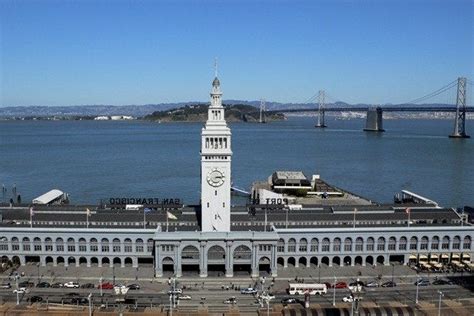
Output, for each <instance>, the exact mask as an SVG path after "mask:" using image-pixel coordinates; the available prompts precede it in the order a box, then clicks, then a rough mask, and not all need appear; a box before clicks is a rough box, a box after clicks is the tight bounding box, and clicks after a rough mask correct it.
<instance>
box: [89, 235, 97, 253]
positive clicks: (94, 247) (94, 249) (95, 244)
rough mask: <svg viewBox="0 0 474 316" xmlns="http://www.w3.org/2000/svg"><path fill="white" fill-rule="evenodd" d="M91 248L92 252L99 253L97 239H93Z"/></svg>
mask: <svg viewBox="0 0 474 316" xmlns="http://www.w3.org/2000/svg"><path fill="white" fill-rule="evenodd" d="M89 248H90V250H91V252H97V251H99V245H98V242H97V239H95V238H91V240H90V245H89Z"/></svg>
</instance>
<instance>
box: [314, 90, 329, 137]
mask: <svg viewBox="0 0 474 316" xmlns="http://www.w3.org/2000/svg"><path fill="white" fill-rule="evenodd" d="M325 98H326V95H325V93H324V90H319V94H318V104H319V106H318V123H317V124H316V125H315V126H314V127H319V128H325V127H327V125H326V121H325V115H324V103H325Z"/></svg>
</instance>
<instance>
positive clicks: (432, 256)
mask: <svg viewBox="0 0 474 316" xmlns="http://www.w3.org/2000/svg"><path fill="white" fill-rule="evenodd" d="M430 258H431V259H438V258H439V257H438V255H435V254H431V255H430Z"/></svg>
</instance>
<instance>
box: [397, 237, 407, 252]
mask: <svg viewBox="0 0 474 316" xmlns="http://www.w3.org/2000/svg"><path fill="white" fill-rule="evenodd" d="M398 250H407V238H406V237H401V238H400V242H399V244H398Z"/></svg>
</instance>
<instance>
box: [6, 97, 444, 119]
mask: <svg viewBox="0 0 474 316" xmlns="http://www.w3.org/2000/svg"><path fill="white" fill-rule="evenodd" d="M223 102H224V103H225V104H235V105H250V106H253V107H254V108H259V107H260V101H246V100H224V101H223ZM196 104H208V103H204V102H176V103H160V104H145V105H71V106H13V107H0V117H3V118H15V117H19V118H21V117H53V116H58V117H74V116H76V117H77V116H81V117H95V116H102V115H103V116H112V115H130V116H134V117H139V118H141V117H144V116H146V115H150V114H152V113H154V112H159V111H167V110H170V109H177V108H181V107H184V106H190V105H196ZM265 105H266V109H267V110H270V111H271V110H281V109H310V108H314V109H316V108H317V105H316V104H315V103H280V102H271V101H267V102H265ZM391 105H392V104H391ZM393 105H394V106H395V105H396V104H393ZM326 106H327V107H332V106H340V107H342V106H344V107H351V106H353V107H361V106H372V105H371V104H353V105H351V104H348V103H345V102H341V101H338V102H335V103H329V104H326ZM382 106H383V105H382ZM417 106H426V107H430V106H452V105H448V104H418V105H417Z"/></svg>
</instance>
